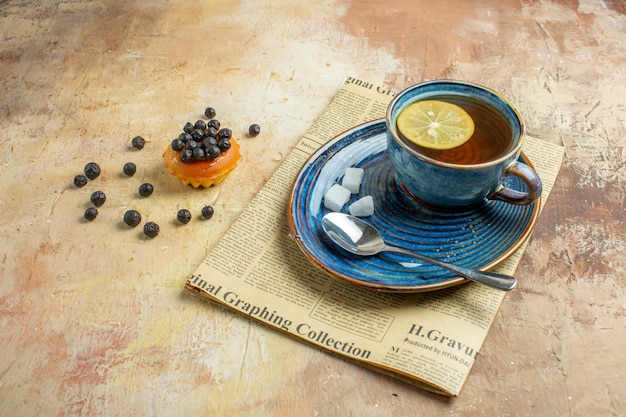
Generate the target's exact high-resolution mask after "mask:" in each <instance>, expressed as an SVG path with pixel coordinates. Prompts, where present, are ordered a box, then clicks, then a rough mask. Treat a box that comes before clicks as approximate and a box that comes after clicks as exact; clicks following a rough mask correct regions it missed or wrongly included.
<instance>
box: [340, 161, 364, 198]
mask: <svg viewBox="0 0 626 417" xmlns="http://www.w3.org/2000/svg"><path fill="white" fill-rule="evenodd" d="M363 173H364V171H363V168H352V167H350V168H346V172H345V174H344V175H343V180H342V181H341V185H342V186H343V187H344V188H347V189H348V190H350V192H351V193H352V194H357V193H358V192H359V187H361V181H363Z"/></svg>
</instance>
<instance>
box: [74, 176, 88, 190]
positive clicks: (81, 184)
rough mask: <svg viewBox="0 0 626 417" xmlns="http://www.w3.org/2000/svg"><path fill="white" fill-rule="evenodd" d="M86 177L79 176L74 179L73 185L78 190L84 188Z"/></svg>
mask: <svg viewBox="0 0 626 417" xmlns="http://www.w3.org/2000/svg"><path fill="white" fill-rule="evenodd" d="M87 181H88V180H87V177H85V176H84V175H82V174H80V175H77V176H75V177H74V185H75V186H77V187H78V188H81V187H84V186H85V185H86V184H87Z"/></svg>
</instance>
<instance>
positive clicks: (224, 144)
mask: <svg viewBox="0 0 626 417" xmlns="http://www.w3.org/2000/svg"><path fill="white" fill-rule="evenodd" d="M217 147H218V148H220V151H222V152H226V151H227V150H229V149H230V141H229V140H228V139H220V141H219V142H218V144H217Z"/></svg>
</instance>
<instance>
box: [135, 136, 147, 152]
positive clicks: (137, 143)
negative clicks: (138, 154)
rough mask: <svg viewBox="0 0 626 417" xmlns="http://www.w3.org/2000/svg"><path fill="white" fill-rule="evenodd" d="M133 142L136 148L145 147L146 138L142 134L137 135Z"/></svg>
mask: <svg viewBox="0 0 626 417" xmlns="http://www.w3.org/2000/svg"><path fill="white" fill-rule="evenodd" d="M131 144H132V145H133V148H135V149H143V147H144V146H145V145H146V140H145V139H144V138H142V137H141V136H135V137H134V138H133V140H132V141H131Z"/></svg>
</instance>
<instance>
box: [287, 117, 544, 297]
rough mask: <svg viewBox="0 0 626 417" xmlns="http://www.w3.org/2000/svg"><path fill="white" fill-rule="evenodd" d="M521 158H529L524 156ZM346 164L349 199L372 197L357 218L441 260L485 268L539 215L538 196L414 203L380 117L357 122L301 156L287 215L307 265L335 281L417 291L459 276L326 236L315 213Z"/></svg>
mask: <svg viewBox="0 0 626 417" xmlns="http://www.w3.org/2000/svg"><path fill="white" fill-rule="evenodd" d="M520 158H521V159H522V160H523V161H524V162H525V163H527V164H530V161H528V160H527V159H526V158H525V156H524V155H522V156H521V157H520ZM348 167H358V168H363V169H364V170H365V176H364V178H363V182H362V184H361V189H360V192H359V194H358V195H353V196H352V197H351V200H350V202H348V204H350V203H351V202H353V201H355V200H357V199H358V198H360V197H363V196H366V195H371V196H372V197H373V199H374V207H375V208H374V210H375V212H374V214H373V215H372V216H369V217H365V218H364V220H366V221H367V222H369V223H370V224H372V225H373V226H374V227H376V229H378V231H380V232H381V234H382V235H383V238H384V239H385V241H386V242H387V243H388V244H390V245H394V246H399V247H402V248H405V249H408V250H411V251H415V252H420V253H422V254H424V255H428V256H431V257H434V258H439V259H441V260H443V261H446V262H450V263H455V264H459V265H463V266H466V267H470V268H475V269H480V270H488V269H491V268H493V267H495V266H496V265H498V264H500V263H501V262H503V261H504V260H505V259H507V258H508V257H509V256H510V255H511V254H512V253H513V252H515V250H517V249H518V248H519V247H520V246H521V245H522V244H523V243H524V242H525V241H526V239H527V238H528V237H529V236H530V234H531V232H532V229H533V227H534V225H535V223H536V221H537V218H538V216H539V201H536V202H534V203H533V204H530V205H528V206H516V205H513V204H507V203H504V202H500V201H486V202H485V203H484V204H481V205H479V206H475V207H472V208H468V209H465V210H461V211H445V210H441V209H434V208H429V207H426V206H424V205H421V204H420V203H418V202H416V201H414V200H413V199H411V198H410V197H409V196H407V195H406V194H405V193H404V192H402V191H401V190H400V189H399V187H398V186H397V185H396V182H395V180H394V170H393V167H392V165H391V162H390V161H389V158H388V156H387V140H386V136H385V121H384V120H382V119H380V120H375V121H372V122H368V123H365V124H363V125H360V126H357V127H355V128H353V129H351V130H349V131H347V132H345V133H343V134H341V135H339V136H338V137H336V138H335V139H333V140H331V141H330V142H328V143H327V144H326V145H324V146H323V147H322V148H321V149H319V150H318V151H317V152H316V153H315V154H314V155H312V156H311V158H310V159H309V160H308V161H307V162H306V164H305V165H304V167H303V168H302V169H301V171H300V173H299V174H298V176H297V178H296V181H295V182H294V186H293V189H292V193H291V198H290V201H289V213H288V220H289V226H290V228H291V233H292V234H293V236H294V237H295V239H296V241H297V242H298V245H299V247H300V249H302V251H303V252H304V254H305V255H306V256H307V258H308V259H309V260H310V261H311V262H312V263H313V264H315V265H316V266H317V267H318V268H320V269H322V270H323V271H325V272H326V273H327V274H329V275H331V276H332V277H334V278H336V279H339V280H342V281H347V282H351V283H354V284H358V285H360V286H365V287H370V288H373V289H377V290H382V291H397V292H418V291H431V290H436V289H441V288H446V287H450V286H453V285H457V284H460V283H463V282H465V279H464V278H461V277H458V276H455V275H454V274H453V273H450V272H448V271H444V270H441V269H439V268H437V267H435V266H431V265H428V264H425V263H422V262H421V261H418V260H416V259H415V258H412V257H409V256H404V255H401V254H396V253H393V254H392V253H384V254H379V255H375V256H371V257H361V256H357V255H352V254H350V253H348V252H346V251H345V250H343V249H341V248H339V247H338V246H336V245H335V244H334V243H333V242H331V241H330V239H328V238H327V237H326V235H325V234H324V231H323V229H322V217H323V216H324V215H325V214H326V213H328V209H326V208H324V206H323V197H324V194H325V193H326V191H327V190H328V188H330V187H331V186H332V185H333V184H335V183H337V182H340V181H341V178H342V176H343V174H344V172H345V170H346V168H348ZM506 181H507V183H506V185H507V186H508V187H510V188H514V189H518V190H523V189H524V187H525V186H524V184H523V183H522V182H521V181H520V180H518V179H516V178H515V177H508V178H506ZM348 204H346V206H345V207H344V209H343V210H342V211H343V212H347V206H348Z"/></svg>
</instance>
